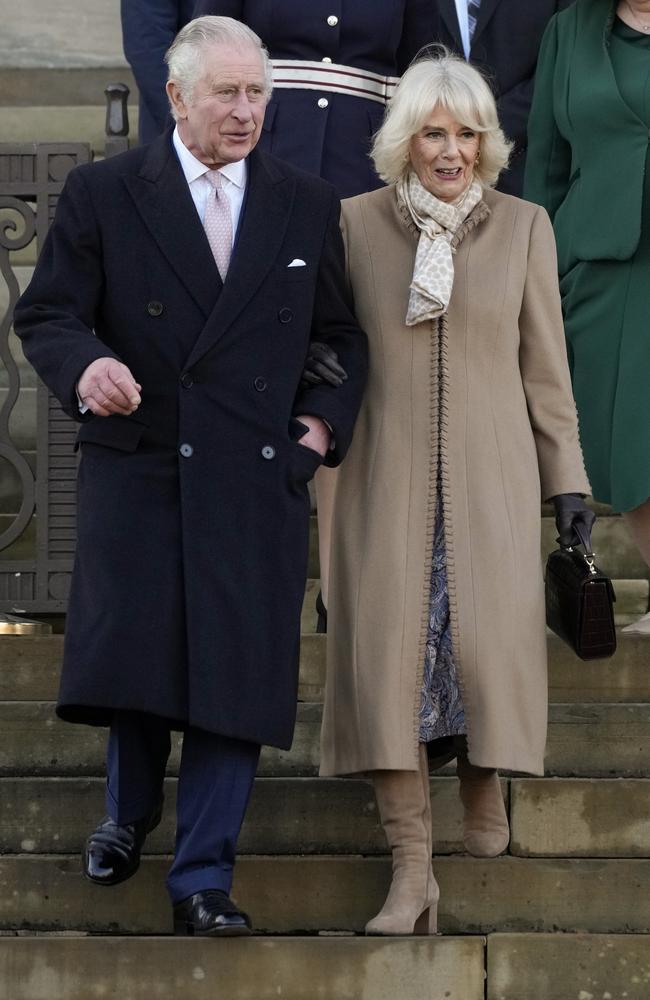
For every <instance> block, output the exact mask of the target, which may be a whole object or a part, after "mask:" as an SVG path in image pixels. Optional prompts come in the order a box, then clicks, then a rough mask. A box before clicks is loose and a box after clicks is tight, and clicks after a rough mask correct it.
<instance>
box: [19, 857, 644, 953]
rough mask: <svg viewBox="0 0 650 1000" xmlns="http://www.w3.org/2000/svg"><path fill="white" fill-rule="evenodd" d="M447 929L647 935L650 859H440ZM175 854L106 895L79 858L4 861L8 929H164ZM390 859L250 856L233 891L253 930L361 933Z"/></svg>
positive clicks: (149, 860) (384, 884)
mask: <svg viewBox="0 0 650 1000" xmlns="http://www.w3.org/2000/svg"><path fill="white" fill-rule="evenodd" d="M434 864H435V873H436V878H437V879H438V882H439V883H440V888H441V902H440V919H439V928H440V930H441V931H442V933H444V934H485V933H490V932H492V931H495V930H498V931H501V932H523V931H530V932H535V933H539V932H554V931H585V932H590V933H597V934H617V933H628V932H632V933H642V934H647V933H648V932H649V931H650V861H648V860H646V859H626V860H618V859H615V860H612V859H598V860H592V859H589V860H585V859H578V858H571V859H565V858H562V859H548V858H513V857H507V856H506V857H502V858H496V859H493V860H488V861H482V860H478V859H475V858H469V857H466V856H452V857H442V858H437V859H436V860H435V862H434ZM168 867H169V861H168V859H167V858H155V857H146V858H144V859H143V863H142V865H141V867H140V870H139V872H138V874H137V875H136V876H135V877H134V878H132V879H130V880H129V881H128V882H126V883H123V884H122V885H118V886H115V887H113V888H112V889H111V890H110V891H107V890H105V889H102V888H99V887H97V886H94V885H92V884H91V883H90V882H88V881H87V880H86V879H84V877H83V875H82V874H81V867H80V859H79V856H78V855H76V854H75V855H74V856H71V855H64V856H61V855H56V856H53V855H38V856H34V855H17V856H12V855H7V856H5V857H3V858H2V859H1V860H0V929H4V930H11V931H14V932H15V931H20V930H38V931H59V932H60V931H70V930H74V931H84V932H92V933H107V932H110V933H113V934H119V933H123V934H161V933H163V934H166V933H169V931H170V930H171V913H170V908H169V902H168V899H167V896H166V892H165V887H164V882H165V875H166V872H167V870H168ZM390 874H391V865H390V859H389V858H387V857H386V858H372V857H367V858H362V857H299V858H296V857H285V858H259V857H244V858H241V859H240V860H239V862H238V863H237V867H236V870H235V885H234V888H233V895H234V898H235V899H236V900H237V901H238V902H239V903H240V905H242V906H243V907H244V909H246V910H248V911H250V913H251V915H252V919H253V924H254V927H255V928H256V930H257V931H259V932H262V933H270V934H295V933H314V932H318V931H354V932H361V931H362V930H363V927H364V925H365V923H366V922H367V920H368V919H369V917H370V916H372V915H374V914H375V913H377V911H378V910H379V908H380V907H381V905H382V904H383V901H384V899H385V896H386V891H387V888H388V885H389V883H390Z"/></svg>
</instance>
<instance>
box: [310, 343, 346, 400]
mask: <svg viewBox="0 0 650 1000" xmlns="http://www.w3.org/2000/svg"><path fill="white" fill-rule="evenodd" d="M338 362H339V356H338V354H337V353H336V351H333V350H332V348H331V347H328V345H327V344H321V343H320V342H319V341H317V340H315V341H313V343H311V344H310V346H309V355H308V356H307V360H306V361H305V368H304V371H303V373H302V379H301V380H300V387H301V389H308V388H309V387H310V386H313V385H321V384H322V383H323V382H327V384H328V385H333V386H339V385H343V383H344V382H345V380H346V379H347V377H348V375H347V372H346V371H345V369H343V368H341V366H340V364H339V363H338Z"/></svg>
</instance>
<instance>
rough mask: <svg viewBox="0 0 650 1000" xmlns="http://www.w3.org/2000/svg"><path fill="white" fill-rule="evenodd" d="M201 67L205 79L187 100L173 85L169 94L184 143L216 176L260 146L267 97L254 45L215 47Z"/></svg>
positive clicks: (168, 88)
mask: <svg viewBox="0 0 650 1000" xmlns="http://www.w3.org/2000/svg"><path fill="white" fill-rule="evenodd" d="M202 62H203V73H202V74H201V76H200V77H199V80H198V81H197V84H196V86H195V87H194V92H193V94H192V95H191V96H190V97H188V98H187V100H185V99H184V98H183V97H182V95H181V93H180V91H179V89H178V84H177V83H176V82H175V81H174V80H170V81H169V83H168V84H167V92H168V94H169V96H170V99H171V101H172V102H173V105H174V107H175V109H176V113H177V115H178V118H177V123H178V132H179V135H180V137H181V139H182V140H183V143H184V144H185V145H186V146H187V148H188V149H189V150H190V152H191V153H193V154H194V156H196V158H197V160H200V161H201V163H205V165H206V166H207V167H209V168H210V169H211V170H216V169H218V168H219V167H223V166H225V164H226V163H235V162H236V161H237V160H243V159H244V157H245V156H248V154H249V153H250V151H251V150H252V149H253V147H254V146H255V145H256V143H257V140H258V139H259V137H260V132H261V130H262V123H263V121H264V112H265V110H266V103H267V100H268V94H267V88H266V80H265V77H264V67H263V65H262V57H261V54H260V52H259V50H258V49H257V48H255V46H253V45H246V44H244V45H242V46H233V45H230V44H223V45H212V46H210V47H209V48H206V49H205V51H204V53H203V56H202Z"/></svg>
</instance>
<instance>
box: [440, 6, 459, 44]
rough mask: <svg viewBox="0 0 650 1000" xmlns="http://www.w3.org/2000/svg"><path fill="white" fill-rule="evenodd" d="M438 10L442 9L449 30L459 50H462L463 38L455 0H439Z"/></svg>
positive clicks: (441, 12) (442, 15)
mask: <svg viewBox="0 0 650 1000" xmlns="http://www.w3.org/2000/svg"><path fill="white" fill-rule="evenodd" d="M438 10H439V11H440V17H441V18H442V20H443V21H444V22H445V25H446V26H447V30H448V31H449V33H450V35H451V36H452V37H453V39H454V44H455V45H456V48H457V49H458V51H459V52H462V51H463V40H462V38H461V37H460V26H459V24H458V15H457V14H456V3H455V0H439V2H438Z"/></svg>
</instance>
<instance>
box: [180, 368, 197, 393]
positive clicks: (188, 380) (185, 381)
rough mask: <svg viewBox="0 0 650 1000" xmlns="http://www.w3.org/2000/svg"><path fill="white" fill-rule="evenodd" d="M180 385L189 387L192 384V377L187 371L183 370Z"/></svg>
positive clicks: (185, 387)
mask: <svg viewBox="0 0 650 1000" xmlns="http://www.w3.org/2000/svg"><path fill="white" fill-rule="evenodd" d="M181 385H182V386H183V388H184V389H191V388H192V386H193V385H194V379H193V378H192V376H191V375H190V373H189V372H183V374H182V375H181Z"/></svg>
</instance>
